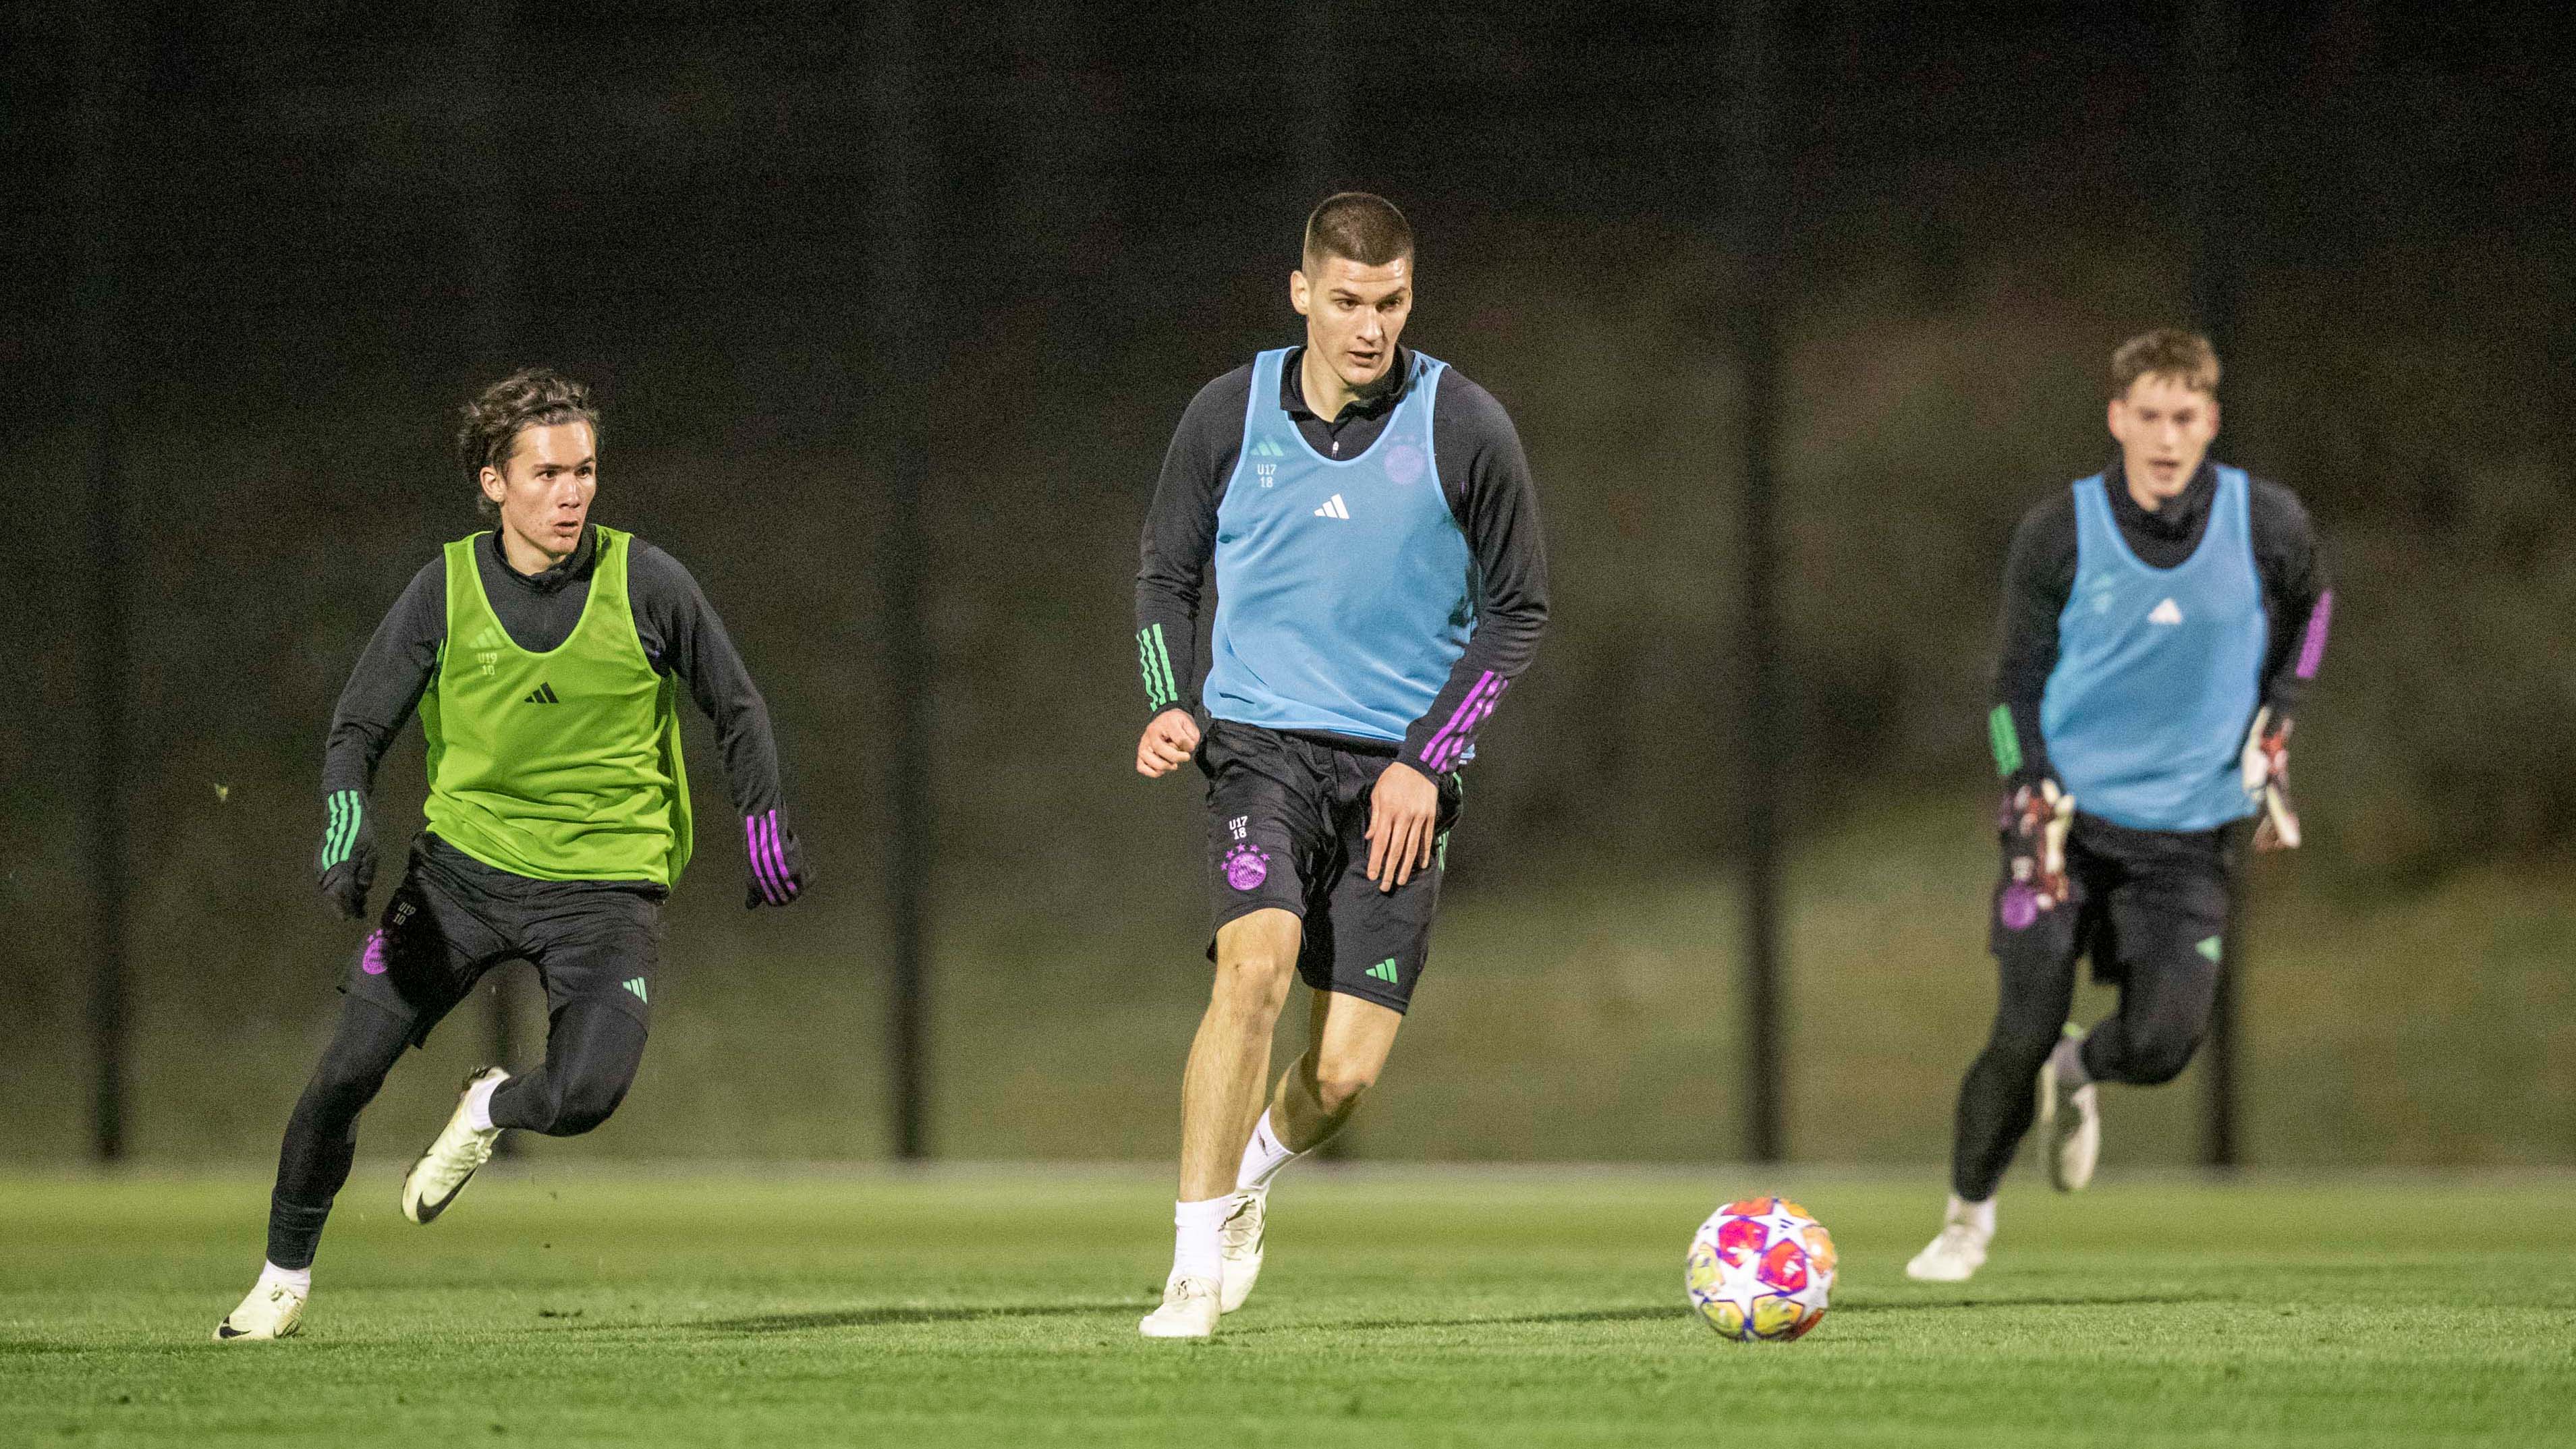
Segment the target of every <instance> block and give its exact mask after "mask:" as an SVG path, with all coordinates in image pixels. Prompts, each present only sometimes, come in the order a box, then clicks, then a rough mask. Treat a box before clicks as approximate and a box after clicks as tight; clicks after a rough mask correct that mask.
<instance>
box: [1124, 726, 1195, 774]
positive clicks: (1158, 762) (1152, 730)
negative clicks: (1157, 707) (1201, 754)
mask: <svg viewBox="0 0 2576 1449" xmlns="http://www.w3.org/2000/svg"><path fill="white" fill-rule="evenodd" d="M1198 751H1199V722H1198V721H1197V720H1194V719H1192V718H1190V712H1189V711H1188V710H1185V709H1167V710H1165V711H1163V712H1162V713H1161V714H1158V715H1156V716H1154V718H1153V720H1152V721H1151V722H1150V723H1148V724H1147V725H1146V726H1145V733H1144V734H1143V735H1141V736H1139V737H1138V738H1137V741H1136V773H1137V774H1139V775H1142V776H1144V777H1145V778H1146V779H1148V780H1154V779H1160V778H1161V777H1163V776H1165V775H1168V774H1170V773H1172V772H1173V771H1174V770H1177V769H1179V768H1180V767H1181V766H1183V765H1186V764H1188V763H1189V762H1190V757H1191V756H1193V755H1196V754H1197V753H1198Z"/></svg>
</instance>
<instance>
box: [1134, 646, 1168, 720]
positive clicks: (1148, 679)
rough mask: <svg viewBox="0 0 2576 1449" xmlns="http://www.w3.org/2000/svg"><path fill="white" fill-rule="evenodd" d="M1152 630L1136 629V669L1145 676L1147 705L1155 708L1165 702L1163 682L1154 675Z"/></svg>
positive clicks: (1149, 707)
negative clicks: (1150, 635) (1150, 636)
mask: <svg viewBox="0 0 2576 1449" xmlns="http://www.w3.org/2000/svg"><path fill="white" fill-rule="evenodd" d="M1149 633H1150V631H1148V630H1144V629H1139V630H1137V631H1136V669H1137V671H1138V672H1139V673H1141V674H1143V675H1144V676H1145V707H1146V708H1147V709H1154V708H1158V707H1160V706H1161V704H1162V703H1163V682H1162V681H1161V680H1160V679H1157V678H1155V677H1154V645H1153V641H1152V639H1151V638H1149V637H1148V636H1149Z"/></svg>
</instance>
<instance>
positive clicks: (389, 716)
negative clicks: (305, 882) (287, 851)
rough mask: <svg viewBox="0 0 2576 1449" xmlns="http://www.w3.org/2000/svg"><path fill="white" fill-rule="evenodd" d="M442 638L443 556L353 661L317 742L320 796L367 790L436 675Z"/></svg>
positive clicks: (427, 568)
mask: <svg viewBox="0 0 2576 1449" xmlns="http://www.w3.org/2000/svg"><path fill="white" fill-rule="evenodd" d="M446 642H447V561H446V559H445V558H444V557H443V556H442V557H439V558H433V559H431V560H430V561H429V562H428V563H427V564H425V565H423V566H422V567H421V571H420V572H419V573H416V574H414V575H412V579H411V583H410V585H409V586H407V587H406V588H404V590H403V591H402V596H401V597H399V598H397V599H395V600H394V606H393V607H392V608H391V609H389V610H387V611H386V612H385V617H384V620H383V621H382V622H381V623H379V624H377V625H376V632H375V637H373V638H371V639H369V640H368V641H367V648H366V652H364V653H362V654H360V655H359V656H358V667H357V668H355V669H353V670H351V671H350V672H349V682H348V683H347V684H345V685H343V686H341V689H340V702H339V704H338V705H337V706H336V707H335V708H334V709H333V710H332V712H331V735H330V738H329V740H328V741H326V742H325V743H324V745H323V748H322V796H323V798H324V799H325V800H327V799H329V798H330V797H331V796H332V795H334V794H336V793H337V792H339V791H342V790H355V791H357V792H359V793H360V794H362V795H364V794H369V793H371V792H372V791H373V790H374V789H375V784H376V764H377V762H378V761H380V760H382V759H383V758H384V757H385V751H386V750H387V749H388V748H390V747H391V746H392V745H393V742H394V736H396V735H398V734H400V733H402V727H403V726H404V725H405V724H408V723H409V722H410V721H411V712H412V710H413V709H414V708H416V707H417V706H418V705H419V704H420V696H421V692H422V691H423V690H426V689H427V688H429V682H430V680H431V679H433V678H435V677H436V676H437V674H438V655H439V650H440V648H441V647H442V646H443V645H445V643H446Z"/></svg>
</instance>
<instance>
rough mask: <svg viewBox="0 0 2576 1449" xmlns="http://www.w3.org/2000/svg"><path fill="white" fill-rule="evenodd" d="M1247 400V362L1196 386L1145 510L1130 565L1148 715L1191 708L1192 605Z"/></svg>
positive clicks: (1199, 593) (1194, 678)
mask: <svg viewBox="0 0 2576 1449" xmlns="http://www.w3.org/2000/svg"><path fill="white" fill-rule="evenodd" d="M1251 398H1252V369H1251V368H1249V367H1238V368H1236V369H1235V370H1234V371H1232V372H1229V373H1227V374H1226V375H1225V376H1223V377H1220V378H1218V379H1217V380H1216V381H1214V382H1211V383H1209V384H1208V385H1207V386H1205V387H1203V388H1200V389H1199V392H1198V396H1196V397H1194V398H1192V399H1190V405H1189V407H1188V408H1187V409H1186V410H1184V411H1183V412H1182V414H1181V425H1180V427H1179V428H1177V429H1175V430H1174V431H1173V433H1172V445H1171V447H1170V448H1169V449H1167V450H1165V452H1164V454H1163V473H1162V476H1161V477H1160V478H1159V479H1157V480H1156V481H1155V484H1154V501H1153V502H1152V504H1150V505H1149V506H1148V507H1147V508H1146V510H1145V530H1144V536H1143V538H1142V539H1141V540H1140V541H1139V544H1138V555H1139V557H1138V562H1137V568H1136V668H1137V672H1138V674H1139V675H1140V676H1141V677H1142V679H1143V680H1144V684H1145V715H1146V717H1147V718H1148V719H1151V718H1152V717H1153V716H1155V715H1158V714H1161V713H1162V712H1163V711H1165V710H1167V709H1185V710H1190V711H1192V712H1194V713H1195V712H1196V711H1197V709H1198V707H1199V677H1198V669H1199V658H1198V618H1199V603H1200V600H1201V599H1202V598H1203V597H1204V594H1205V587H1206V579H1207V573H1208V566H1209V564H1210V563H1211V562H1213V561H1214V559H1215V557H1216V510H1217V505H1218V504H1219V503H1220V502H1222V501H1223V499H1224V495H1225V483H1226V479H1227V478H1228V477H1229V476H1231V475H1232V473H1233V472H1234V463H1235V454H1236V453H1237V452H1238V451H1239V450H1240V449H1241V448H1242V446H1243V415H1244V409H1245V406H1246V405H1247V404H1248V403H1249V402H1250V401H1251Z"/></svg>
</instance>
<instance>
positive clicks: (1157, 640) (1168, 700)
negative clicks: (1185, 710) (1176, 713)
mask: <svg viewBox="0 0 2576 1449" xmlns="http://www.w3.org/2000/svg"><path fill="white" fill-rule="evenodd" d="M1154 667H1155V668H1157V669H1159V670H1161V671H1162V674H1163V702H1164V703H1165V704H1178V703H1180V702H1181V682H1180V681H1179V680H1177V679H1174V678H1173V677H1172V653H1171V651H1170V650H1168V649H1166V648H1164V647H1163V626H1162V625H1160V624H1157V625H1155V626H1154Z"/></svg>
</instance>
